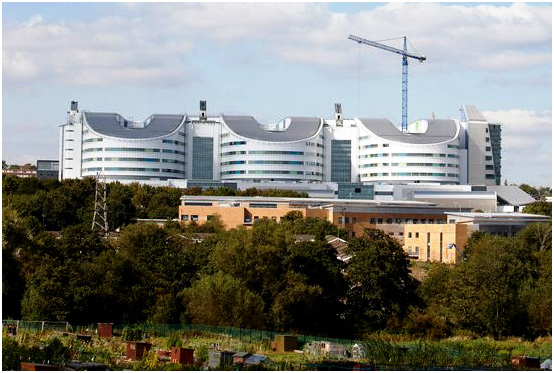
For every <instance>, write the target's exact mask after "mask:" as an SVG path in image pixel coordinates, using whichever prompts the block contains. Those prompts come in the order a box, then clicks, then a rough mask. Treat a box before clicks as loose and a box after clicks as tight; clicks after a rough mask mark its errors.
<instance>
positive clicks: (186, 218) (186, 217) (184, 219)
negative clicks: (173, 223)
mask: <svg viewBox="0 0 554 373" xmlns="http://www.w3.org/2000/svg"><path fill="white" fill-rule="evenodd" d="M188 220H189V216H188V215H181V221H188Z"/></svg>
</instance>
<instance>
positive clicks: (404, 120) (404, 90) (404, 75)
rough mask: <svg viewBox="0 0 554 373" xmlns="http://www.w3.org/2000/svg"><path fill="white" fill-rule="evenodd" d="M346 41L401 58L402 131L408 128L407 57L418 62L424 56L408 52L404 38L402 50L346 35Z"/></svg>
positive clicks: (422, 59) (423, 58) (421, 60)
mask: <svg viewBox="0 0 554 373" xmlns="http://www.w3.org/2000/svg"><path fill="white" fill-rule="evenodd" d="M348 39H350V40H354V41H356V42H358V43H359V44H366V45H370V46H372V47H375V48H379V49H384V50H386V51H389V52H393V53H397V54H399V55H401V56H402V131H404V132H405V131H406V130H407V128H408V57H410V58H415V59H416V60H418V61H419V62H423V61H425V60H426V59H427V58H426V57H425V56H422V55H419V54H414V53H410V52H408V45H407V38H406V37H405V36H404V37H403V39H404V49H398V48H394V47H391V46H389V45H385V44H381V43H377V42H375V41H371V40H367V39H364V38H360V37H359V36H354V35H348Z"/></svg>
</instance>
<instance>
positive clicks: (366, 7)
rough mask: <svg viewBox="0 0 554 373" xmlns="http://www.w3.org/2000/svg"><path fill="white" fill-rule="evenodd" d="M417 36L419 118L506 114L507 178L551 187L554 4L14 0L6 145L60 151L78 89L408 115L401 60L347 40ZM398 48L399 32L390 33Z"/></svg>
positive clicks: (90, 100) (271, 118) (112, 99)
mask: <svg viewBox="0 0 554 373" xmlns="http://www.w3.org/2000/svg"><path fill="white" fill-rule="evenodd" d="M349 34H354V35H358V36H361V37H364V38H367V39H371V40H383V39H391V38H395V37H400V36H403V35H407V36H408V38H409V40H410V43H411V45H413V46H414V47H415V48H416V50H417V52H419V53H420V54H424V55H426V56H427V58H428V59H427V61H425V62H424V63H421V64H420V63H419V62H417V61H410V66H409V69H410V75H409V103H408V108H409V109H408V110H409V111H408V117H409V121H414V120H417V119H419V118H426V117H429V116H430V115H431V112H433V113H434V114H435V116H436V117H438V118H459V108H460V106H461V105H462V104H473V105H476V106H477V107H478V108H479V109H480V110H481V111H483V113H484V114H485V116H486V117H487V118H488V119H489V120H490V121H495V122H501V123H503V125H504V126H503V153H502V156H503V169H502V178H503V179H507V180H508V182H510V183H523V182H526V183H530V184H532V185H537V186H538V185H544V186H551V185H552V8H551V4H550V3H514V4H511V3H471V4H465V3H3V4H2V42H3V43H2V56H3V58H2V93H3V95H2V135H3V136H2V158H3V159H4V160H6V161H8V163H25V162H30V163H34V162H36V159H41V158H42V159H56V158H57V153H58V125H60V124H61V123H63V122H64V121H65V119H66V112H67V110H68V108H69V103H70V101H71V100H77V101H79V103H80V108H82V109H88V110H91V111H110V112H118V113H120V114H122V115H124V116H127V117H131V118H133V119H135V120H139V119H143V118H145V117H146V116H148V115H150V114H152V113H196V112H197V109H198V101H199V100H201V99H206V100H207V101H208V112H209V113H210V114H220V113H227V114H249V115H254V116H255V117H256V118H257V119H258V120H259V121H260V122H276V121H278V120H280V119H282V118H284V117H286V116H289V115H298V116H312V115H314V116H323V117H327V118H329V117H331V116H332V114H333V104H334V103H335V102H341V103H342V106H343V111H344V115H345V116H346V117H354V116H359V117H386V118H389V119H391V120H393V121H394V122H396V123H399V122H400V120H401V58H400V57H399V56H397V55H395V54H392V53H388V52H385V51H382V50H378V49H375V48H371V47H367V46H360V45H358V44H357V43H355V42H353V41H350V40H348V39H347V36H348V35H349ZM388 43H390V44H391V45H393V46H397V47H400V41H390V42H388Z"/></svg>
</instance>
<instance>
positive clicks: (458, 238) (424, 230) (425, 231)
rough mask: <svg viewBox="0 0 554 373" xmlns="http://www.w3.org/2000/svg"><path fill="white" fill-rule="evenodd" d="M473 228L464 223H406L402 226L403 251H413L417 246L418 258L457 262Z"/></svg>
mask: <svg viewBox="0 0 554 373" xmlns="http://www.w3.org/2000/svg"><path fill="white" fill-rule="evenodd" d="M472 231H473V229H471V226H468V225H465V224H406V225H405V227H404V251H405V252H406V253H409V252H410V251H411V252H415V251H416V248H419V257H418V258H417V259H418V260H421V261H440V262H443V263H458V262H459V261H460V260H461V252H460V251H458V250H456V249H455V248H454V247H452V248H449V245H450V244H456V246H457V247H458V248H459V249H460V250H463V249H464V246H465V244H466V242H467V239H468V237H469V235H470V234H471V232H472Z"/></svg>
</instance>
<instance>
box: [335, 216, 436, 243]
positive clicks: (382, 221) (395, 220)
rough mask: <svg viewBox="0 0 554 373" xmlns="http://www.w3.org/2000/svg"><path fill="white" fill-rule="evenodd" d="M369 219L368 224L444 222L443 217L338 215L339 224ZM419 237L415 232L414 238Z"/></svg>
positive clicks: (409, 235)
mask: <svg viewBox="0 0 554 373" xmlns="http://www.w3.org/2000/svg"><path fill="white" fill-rule="evenodd" d="M367 221H369V223H370V224H444V222H445V221H444V220H443V219H436V220H435V219H414V218H408V219H405V218H369V220H368V219H361V218H356V217H348V216H346V217H343V216H339V217H338V222H339V224H356V223H363V222H367ZM408 237H409V238H411V237H412V236H411V232H410V233H408ZM417 237H419V233H416V238H417Z"/></svg>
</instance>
